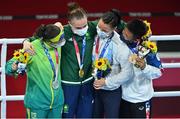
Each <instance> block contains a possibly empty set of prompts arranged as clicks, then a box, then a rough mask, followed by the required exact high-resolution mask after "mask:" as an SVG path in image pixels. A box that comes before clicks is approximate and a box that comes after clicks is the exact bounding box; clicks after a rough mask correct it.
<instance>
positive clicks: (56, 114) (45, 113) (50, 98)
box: [6, 24, 64, 118]
mask: <svg viewBox="0 0 180 119" xmlns="http://www.w3.org/2000/svg"><path fill="white" fill-rule="evenodd" d="M36 35H37V36H38V37H39V38H41V39H38V40H34V41H33V42H32V45H33V47H34V50H35V52H36V54H35V55H33V56H30V58H29V59H28V62H27V66H26V68H27V85H26V94H25V98H24V105H25V107H26V109H27V111H26V112H27V118H61V114H62V113H61V112H62V109H63V104H64V95H63V90H62V87H61V83H60V82H61V75H60V68H59V67H60V58H61V47H59V46H61V45H62V41H63V37H64V33H63V30H62V29H60V28H59V27H57V26H56V25H53V24H48V25H42V26H40V27H39V29H38V31H37V32H36ZM57 47H58V48H57ZM17 69H18V65H17V61H16V59H15V58H12V59H10V60H9V61H8V62H7V64H6V73H7V74H9V75H14V74H16V73H17V72H16V71H17Z"/></svg>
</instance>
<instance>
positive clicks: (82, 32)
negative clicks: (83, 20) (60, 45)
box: [72, 25, 88, 36]
mask: <svg viewBox="0 0 180 119" xmlns="http://www.w3.org/2000/svg"><path fill="white" fill-rule="evenodd" d="M87 30H88V25H87V26H86V27H84V28H82V29H75V28H74V27H73V26H72V31H73V33H74V34H77V35H79V36H84V35H85V34H86V33H87Z"/></svg>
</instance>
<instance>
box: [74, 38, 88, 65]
mask: <svg viewBox="0 0 180 119" xmlns="http://www.w3.org/2000/svg"><path fill="white" fill-rule="evenodd" d="M73 43H74V47H75V50H76V57H77V60H78V64H79V67H80V69H82V68H83V65H84V55H85V49H86V37H85V36H84V38H83V43H82V56H81V57H80V52H79V47H78V44H77V42H76V40H75V38H74V37H73Z"/></svg>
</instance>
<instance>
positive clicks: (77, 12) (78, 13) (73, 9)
mask: <svg viewBox="0 0 180 119" xmlns="http://www.w3.org/2000/svg"><path fill="white" fill-rule="evenodd" d="M67 6H68V15H67V17H68V20H69V21H70V20H72V19H74V18H76V19H82V18H84V17H86V16H87V14H86V12H85V10H84V9H83V8H81V7H80V6H79V5H78V4H77V3H76V2H70V3H68V4H67Z"/></svg>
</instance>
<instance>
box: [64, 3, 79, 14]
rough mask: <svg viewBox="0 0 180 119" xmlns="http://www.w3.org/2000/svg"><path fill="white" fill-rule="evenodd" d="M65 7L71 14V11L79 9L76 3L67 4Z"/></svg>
mask: <svg viewBox="0 0 180 119" xmlns="http://www.w3.org/2000/svg"><path fill="white" fill-rule="evenodd" d="M67 6H68V10H69V12H71V11H73V10H75V9H78V8H80V6H79V4H78V3H76V2H69V3H68V4H67Z"/></svg>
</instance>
